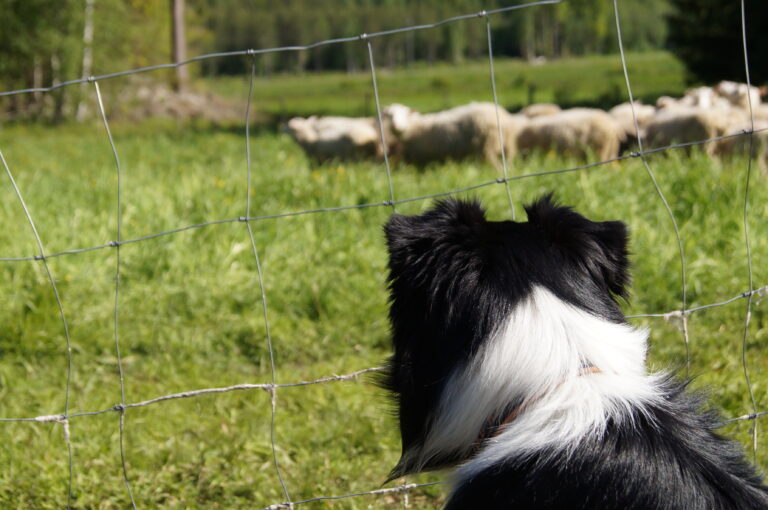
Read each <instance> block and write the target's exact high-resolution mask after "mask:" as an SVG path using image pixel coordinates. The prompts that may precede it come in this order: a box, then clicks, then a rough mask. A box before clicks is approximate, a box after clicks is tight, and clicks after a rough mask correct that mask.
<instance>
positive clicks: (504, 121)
mask: <svg viewBox="0 0 768 510" xmlns="http://www.w3.org/2000/svg"><path fill="white" fill-rule="evenodd" d="M382 113H383V115H382V118H383V123H384V126H385V132H387V131H391V133H392V135H393V136H394V137H395V139H396V140H395V143H394V144H393V147H395V148H394V149H393V151H392V152H393V153H394V154H395V155H397V156H399V157H401V158H402V160H403V161H405V162H408V163H413V164H416V165H420V166H423V165H426V164H428V163H431V162H439V161H445V160H449V159H453V160H460V159H464V158H469V157H480V158H484V159H485V160H487V161H489V162H491V163H493V164H494V165H496V166H497V167H498V166H499V161H500V160H499V156H500V153H501V144H500V141H499V125H500V126H501V132H502V138H503V140H504V151H505V154H506V156H507V157H508V158H511V157H512V156H514V154H515V152H516V149H515V141H516V140H517V133H518V132H519V131H520V129H521V127H522V125H523V124H524V123H525V122H527V119H526V118H525V117H523V116H522V115H512V114H510V113H509V112H507V111H506V110H505V109H503V108H501V107H499V108H498V111H497V107H496V105H495V104H493V103H470V104H466V105H463V106H457V107H455V108H451V109H449V110H444V111H441V112H436V113H419V112H417V111H415V110H412V109H411V108H409V107H407V106H404V105H402V104H391V105H389V106H387V107H385V108H384V110H383V112H382ZM497 116H498V117H497ZM497 118H498V121H499V122H498V123H497Z"/></svg>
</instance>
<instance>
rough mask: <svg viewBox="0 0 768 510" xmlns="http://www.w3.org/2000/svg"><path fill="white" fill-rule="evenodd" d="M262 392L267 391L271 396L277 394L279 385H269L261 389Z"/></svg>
mask: <svg viewBox="0 0 768 510" xmlns="http://www.w3.org/2000/svg"><path fill="white" fill-rule="evenodd" d="M261 389H262V390H264V391H266V392H267V393H269V394H270V395H274V394H275V390H276V389H277V385H276V384H274V383H268V384H265V385H264V386H262V387H261Z"/></svg>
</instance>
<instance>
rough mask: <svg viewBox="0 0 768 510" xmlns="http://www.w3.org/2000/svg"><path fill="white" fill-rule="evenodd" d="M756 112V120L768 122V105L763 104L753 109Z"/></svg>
mask: <svg viewBox="0 0 768 510" xmlns="http://www.w3.org/2000/svg"><path fill="white" fill-rule="evenodd" d="M753 110H754V112H755V120H764V121H766V122H768V104H766V103H761V104H759V105H757V106H755V107H753Z"/></svg>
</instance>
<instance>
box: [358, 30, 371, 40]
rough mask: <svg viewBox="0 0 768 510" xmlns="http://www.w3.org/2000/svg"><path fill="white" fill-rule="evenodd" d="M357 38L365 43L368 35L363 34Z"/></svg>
mask: <svg viewBox="0 0 768 510" xmlns="http://www.w3.org/2000/svg"><path fill="white" fill-rule="evenodd" d="M357 37H358V38H359V39H360V40H361V41H365V40H366V39H368V34H366V33H365V32H363V33H362V34H360V35H358V36H357Z"/></svg>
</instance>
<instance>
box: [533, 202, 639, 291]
mask: <svg viewBox="0 0 768 510" xmlns="http://www.w3.org/2000/svg"><path fill="white" fill-rule="evenodd" d="M525 211H526V212H527V213H528V222H529V223H530V224H532V225H534V226H536V227H537V228H538V229H539V230H540V231H543V232H544V234H545V235H546V237H548V238H549V240H550V241H551V242H552V243H554V244H556V245H558V246H559V247H560V248H561V249H563V250H564V251H565V252H566V253H569V254H570V255H571V256H575V257H576V258H577V259H578V260H579V261H580V262H581V264H582V265H583V266H584V267H585V268H586V269H587V270H588V271H589V272H590V274H591V275H592V277H593V279H597V280H600V281H602V282H604V284H605V286H606V288H607V289H608V290H609V291H610V292H611V293H612V294H615V295H617V296H621V297H624V298H626V297H627V296H628V291H627V285H628V284H629V280H630V277H629V250H628V247H627V244H628V242H629V233H628V230H627V226H626V225H625V224H624V223H622V222H621V221H603V222H595V221H591V220H588V219H587V218H585V217H584V216H582V215H580V214H579V213H577V212H575V211H574V210H573V209H571V208H570V207H565V206H561V205H558V204H557V202H556V201H555V199H554V198H553V195H552V194H551V193H549V194H547V195H544V196H543V197H541V198H540V199H539V200H537V201H536V202H534V203H532V204H530V205H528V206H526V208H525Z"/></svg>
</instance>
